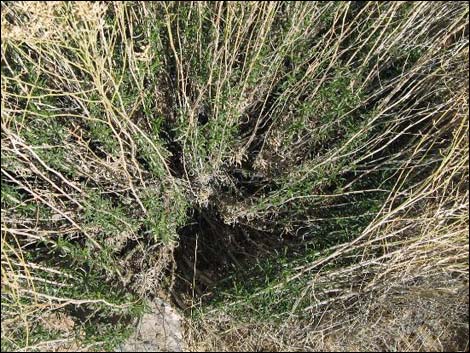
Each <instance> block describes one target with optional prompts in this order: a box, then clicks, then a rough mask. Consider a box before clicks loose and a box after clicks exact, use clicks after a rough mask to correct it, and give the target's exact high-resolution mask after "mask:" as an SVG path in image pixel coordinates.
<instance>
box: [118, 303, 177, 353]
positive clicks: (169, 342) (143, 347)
mask: <svg viewBox="0 0 470 353" xmlns="http://www.w3.org/2000/svg"><path fill="white" fill-rule="evenodd" d="M150 307H151V312H150V313H148V314H144V315H143V316H142V318H141V319H140V320H139V322H138V323H137V326H136V330H135V332H134V333H133V334H132V335H131V337H129V339H128V340H127V341H126V342H124V343H123V344H121V345H120V346H119V347H118V348H117V349H116V352H183V351H184V350H185V347H184V343H183V334H182V329H181V316H180V315H179V314H178V313H177V312H176V310H175V309H173V308H172V307H171V306H170V305H169V304H167V303H165V302H164V301H162V300H160V299H156V300H154V301H153V302H152V303H151V304H150Z"/></svg>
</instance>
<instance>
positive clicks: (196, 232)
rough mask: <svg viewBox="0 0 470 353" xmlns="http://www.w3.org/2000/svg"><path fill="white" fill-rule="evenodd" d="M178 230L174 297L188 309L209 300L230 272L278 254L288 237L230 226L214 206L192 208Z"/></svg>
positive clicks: (242, 226)
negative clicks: (187, 218) (193, 304)
mask: <svg viewBox="0 0 470 353" xmlns="http://www.w3.org/2000/svg"><path fill="white" fill-rule="evenodd" d="M190 216H191V217H190V220H189V221H188V223H187V225H185V226H184V227H182V228H181V229H180V230H179V246H178V248H177V249H176V252H175V261H176V264H177V270H176V282H175V285H174V287H173V291H172V292H173V300H174V302H175V304H176V305H177V306H179V307H180V308H182V309H187V308H189V307H190V306H191V304H192V302H194V303H196V302H199V301H204V302H207V301H209V300H211V298H213V296H214V295H215V292H214V289H215V287H216V286H217V285H218V284H219V283H220V282H221V281H223V280H224V279H226V278H228V277H229V276H230V275H231V274H233V273H235V272H239V271H243V270H244V269H247V268H248V267H249V266H250V265H251V264H254V263H256V262H257V261H259V260H260V259H262V258H265V257H268V256H270V255H272V254H274V253H275V250H276V249H280V248H281V247H283V246H284V245H285V243H286V241H287V242H288V241H289V240H286V239H283V238H280V237H279V236H276V235H275V234H272V233H269V232H263V231H259V230H255V229H253V228H249V227H248V226H244V225H239V224H237V225H227V224H225V223H224V222H223V219H222V217H221V216H220V214H219V213H218V212H217V210H215V209H213V208H210V207H209V208H204V209H192V210H191V215H190Z"/></svg>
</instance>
